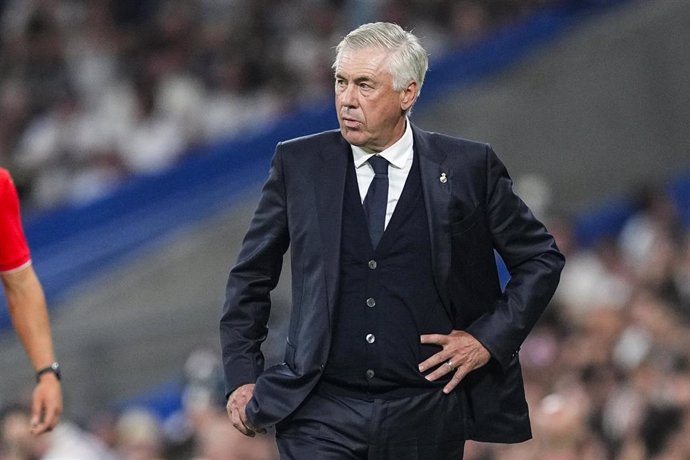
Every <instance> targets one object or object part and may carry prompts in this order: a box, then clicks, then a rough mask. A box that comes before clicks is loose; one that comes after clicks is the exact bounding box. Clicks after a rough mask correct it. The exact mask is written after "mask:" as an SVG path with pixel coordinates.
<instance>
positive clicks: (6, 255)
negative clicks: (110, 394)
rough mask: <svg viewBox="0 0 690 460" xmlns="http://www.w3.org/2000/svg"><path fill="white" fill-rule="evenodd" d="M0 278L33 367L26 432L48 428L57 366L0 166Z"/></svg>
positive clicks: (55, 407)
mask: <svg viewBox="0 0 690 460" xmlns="http://www.w3.org/2000/svg"><path fill="white" fill-rule="evenodd" d="M0 278H2V284H3V287H4V290H5V297H6V299H7V306H8V309H9V312H10V317H11V319H12V324H13V325H14V328H15V330H16V331H17V334H18V335H19V339H20V340H21V342H22V345H23V346H24V349H25V350H26V353H27V354H28V356H29V359H30V360H31V364H32V365H33V367H34V369H35V370H36V380H37V384H36V387H35V388H34V392H33V398H32V408H31V412H32V413H31V421H30V424H31V432H32V433H34V434H37V435H38V434H41V433H45V432H46V431H50V430H52V429H53V428H54V427H55V425H56V424H57V422H58V419H59V417H60V413H61V412H62V390H61V388H60V381H59V380H60V368H59V365H58V364H57V362H55V358H54V356H53V344H52V339H51V334H50V324H49V322H48V310H47V308H46V301H45V297H44V295H43V288H42V287H41V283H40V282H39V280H38V278H37V276H36V273H35V272H34V269H33V267H32V265H31V256H30V253H29V248H28V246H27V243H26V239H25V237H24V232H23V230H22V226H21V220H20V214H19V200H18V198H17V192H16V190H15V188H14V184H13V183H12V179H11V177H10V174H9V173H8V172H7V171H6V170H5V169H2V168H0Z"/></svg>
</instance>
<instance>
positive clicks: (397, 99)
mask: <svg viewBox="0 0 690 460" xmlns="http://www.w3.org/2000/svg"><path fill="white" fill-rule="evenodd" d="M416 97H417V84H416V83H414V82H412V83H410V84H409V85H408V86H407V88H405V89H403V90H402V91H395V90H394V89H393V78H392V76H391V74H390V72H389V70H388V53H387V51H385V50H382V49H379V48H364V49H358V50H345V51H344V52H343V53H342V55H341V59H340V62H339V64H338V66H337V68H336V69H335V106H336V110H337V112H338V122H339V124H340V132H341V133H342V135H343V137H344V138H345V140H347V141H348V142H349V143H350V144H352V145H356V146H358V147H363V148H365V149H369V150H371V151H374V152H380V151H382V150H384V149H385V148H387V147H389V146H391V145H393V144H394V143H395V142H396V141H397V140H398V139H400V137H401V136H402V134H403V132H404V130H405V115H404V112H405V111H406V110H407V109H409V108H410V107H411V106H412V104H413V103H414V101H415V99H416Z"/></svg>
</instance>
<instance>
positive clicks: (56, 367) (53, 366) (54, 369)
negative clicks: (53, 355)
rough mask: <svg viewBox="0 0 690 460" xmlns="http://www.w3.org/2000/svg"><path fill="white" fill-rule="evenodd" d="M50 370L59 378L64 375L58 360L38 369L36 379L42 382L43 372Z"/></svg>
mask: <svg viewBox="0 0 690 460" xmlns="http://www.w3.org/2000/svg"><path fill="white" fill-rule="evenodd" d="M48 372H52V373H53V374H55V377H57V379H58V380H60V378H61V377H62V375H61V374H60V364H58V363H57V361H56V362H54V363H52V364H51V365H50V366H48V367H44V368H43V369H39V370H38V371H36V381H37V382H40V381H41V376H42V375H43V374H47V373H48Z"/></svg>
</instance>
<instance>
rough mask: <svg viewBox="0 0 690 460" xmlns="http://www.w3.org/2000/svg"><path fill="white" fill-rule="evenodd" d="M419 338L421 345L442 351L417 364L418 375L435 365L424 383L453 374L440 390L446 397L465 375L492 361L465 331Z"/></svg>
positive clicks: (484, 349) (486, 352) (477, 342)
mask: <svg viewBox="0 0 690 460" xmlns="http://www.w3.org/2000/svg"><path fill="white" fill-rule="evenodd" d="M420 339H421V342H422V343H423V344H434V345H439V346H441V348H442V350H441V351H439V352H438V353H436V354H435V355H433V356H432V357H431V358H429V359H427V360H426V361H424V362H422V363H421V364H420V365H419V372H425V371H427V370H429V369H432V368H434V367H436V366H438V367H436V369H435V370H434V371H433V372H432V373H430V374H429V375H427V376H426V377H425V378H426V379H427V380H429V381H430V382H433V381H434V380H437V379H439V378H441V377H443V376H444V375H446V374H448V373H451V372H454V374H453V377H452V378H451V379H450V382H448V384H447V385H446V386H445V387H444V388H443V392H444V393H446V394H447V393H450V392H451V391H453V389H455V387H457V386H458V384H459V383H460V382H461V381H462V379H464V378H465V376H466V375H467V374H469V373H470V372H472V371H473V370H475V369H479V368H480V367H482V366H484V365H485V364H486V363H488V362H489V359H490V358H491V354H490V353H489V351H488V350H487V349H486V348H484V346H483V345H482V344H481V343H479V341H478V340H477V339H475V338H474V337H472V336H471V335H470V334H468V333H467V332H465V331H457V330H453V331H451V333H450V334H448V335H443V334H424V335H422V336H421V337H420Z"/></svg>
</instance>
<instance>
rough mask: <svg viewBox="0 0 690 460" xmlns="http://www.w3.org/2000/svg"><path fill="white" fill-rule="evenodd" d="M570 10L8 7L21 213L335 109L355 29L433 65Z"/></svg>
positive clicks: (3, 51)
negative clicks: (402, 33) (403, 35)
mask: <svg viewBox="0 0 690 460" xmlns="http://www.w3.org/2000/svg"><path fill="white" fill-rule="evenodd" d="M562 1H564V0H483V1H478V0H461V1H453V0H434V1H422V0H117V1H116V0H33V1H24V0H0V31H1V32H0V113H1V114H2V116H1V117H0V165H1V166H3V167H5V168H7V169H9V170H10V171H12V173H13V175H14V178H15V182H16V184H17V186H18V187H19V191H20V196H21V197H22V201H23V202H24V205H25V207H34V208H49V207H54V206H57V205H60V204H62V203H65V202H83V201H88V200H90V199H93V198H95V197H98V196H101V195H102V194H104V193H107V192H108V191H109V190H111V189H112V187H113V186H115V185H117V184H119V183H120V182H121V181H122V180H123V179H125V178H127V177H128V176H130V175H132V174H142V173H143V174H146V173H150V172H155V171H157V170H160V169H161V168H165V167H167V166H169V165H171V164H173V163H174V162H175V161H177V160H178V159H179V158H180V157H181V156H183V155H185V154H186V152H189V150H190V147H192V146H195V145H199V144H203V143H206V142H210V141H212V140H216V139H218V138H222V137H229V136H233V135H237V134H240V133H244V132H246V131H247V130H251V129H252V128H253V127H255V126H257V125H261V124H262V122H265V121H267V120H270V119H272V118H274V117H278V116H280V115H281V114H284V113H286V112H288V111H289V110H290V109H291V108H294V107H295V106H297V105H298V104H308V103H309V102H311V101H314V100H315V99H321V98H324V97H330V94H331V92H332V75H331V72H330V64H331V61H332V59H333V46H334V45H335V44H336V43H337V42H338V40H339V39H340V38H341V37H342V36H343V35H344V34H345V33H346V31H348V30H350V29H351V28H352V26H353V25H356V24H359V23H363V22H369V21H371V20H388V21H393V22H397V23H399V24H401V25H403V26H405V27H407V28H414V29H415V31H416V33H417V34H418V35H419V36H421V37H423V38H424V41H425V43H424V44H425V46H426V48H427V49H428V50H429V51H430V52H431V55H432V56H435V55H438V54H440V53H441V52H442V51H443V50H447V49H449V48H451V47H458V46H463V45H464V44H467V43H470V42H472V41H473V40H476V39H477V38H480V37H482V36H483V35H484V34H485V33H486V32H487V31H488V30H491V28H493V27H496V26H497V25H500V24H504V23H506V22H509V21H511V20H515V19H516V18H519V17H521V16H524V15H526V14H528V13H530V12H532V11H534V9H535V8H537V7H539V6H543V5H545V4H548V3H559V2H562ZM571 1H572V0H571Z"/></svg>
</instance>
